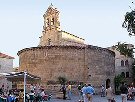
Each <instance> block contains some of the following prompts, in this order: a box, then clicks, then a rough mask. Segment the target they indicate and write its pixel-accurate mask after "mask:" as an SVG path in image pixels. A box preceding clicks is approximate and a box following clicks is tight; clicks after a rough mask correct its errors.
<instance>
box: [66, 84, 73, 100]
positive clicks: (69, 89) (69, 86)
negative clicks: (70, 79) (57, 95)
mask: <svg viewBox="0 0 135 102" xmlns="http://www.w3.org/2000/svg"><path fill="white" fill-rule="evenodd" d="M71 87H72V86H71V84H70V83H69V84H68V86H67V95H68V98H69V100H71Z"/></svg>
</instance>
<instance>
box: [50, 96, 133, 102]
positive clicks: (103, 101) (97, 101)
mask: <svg viewBox="0 0 135 102" xmlns="http://www.w3.org/2000/svg"><path fill="white" fill-rule="evenodd" d="M78 100H79V98H78V96H73V97H72V99H71V100H63V99H56V98H53V99H52V100H51V101H49V102H78ZM115 100H116V102H122V101H121V96H120V95H116V96H115ZM93 102H108V101H107V99H106V97H100V96H99V95H94V97H93ZM127 102H135V101H127Z"/></svg>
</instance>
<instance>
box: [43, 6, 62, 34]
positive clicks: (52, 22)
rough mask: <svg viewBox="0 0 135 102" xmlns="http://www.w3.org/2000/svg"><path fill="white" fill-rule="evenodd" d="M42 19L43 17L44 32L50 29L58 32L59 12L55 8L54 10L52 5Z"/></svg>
mask: <svg viewBox="0 0 135 102" xmlns="http://www.w3.org/2000/svg"><path fill="white" fill-rule="evenodd" d="M43 17H44V27H43V28H44V31H45V32H47V31H49V30H52V29H55V30H60V22H59V11H58V10H57V8H54V7H53V5H52V4H51V5H50V6H49V7H48V9H47V11H46V13H45V14H44V15H43Z"/></svg>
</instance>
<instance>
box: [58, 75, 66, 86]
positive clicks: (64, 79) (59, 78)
mask: <svg viewBox="0 0 135 102" xmlns="http://www.w3.org/2000/svg"><path fill="white" fill-rule="evenodd" d="M58 81H59V83H60V84H61V85H63V84H65V83H66V82H67V79H66V78H65V77H61V76H59V77H58Z"/></svg>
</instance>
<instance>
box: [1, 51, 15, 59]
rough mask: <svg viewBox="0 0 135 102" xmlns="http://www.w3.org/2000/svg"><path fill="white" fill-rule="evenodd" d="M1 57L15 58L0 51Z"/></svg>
mask: <svg viewBox="0 0 135 102" xmlns="http://www.w3.org/2000/svg"><path fill="white" fill-rule="evenodd" d="M0 58H7V59H14V57H12V56H9V55H6V54H4V53H1V52H0Z"/></svg>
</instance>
